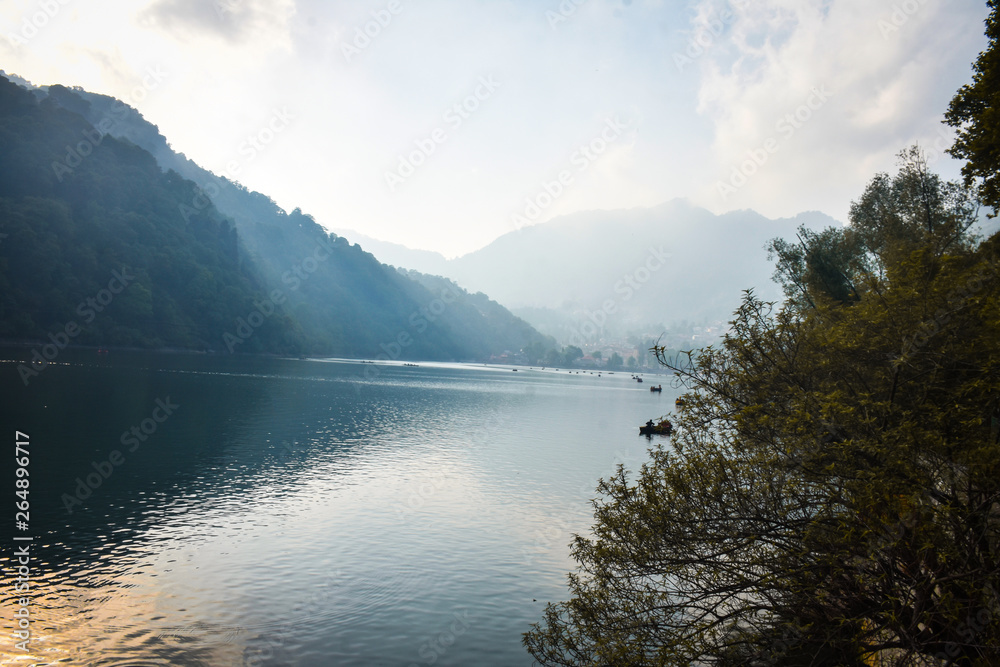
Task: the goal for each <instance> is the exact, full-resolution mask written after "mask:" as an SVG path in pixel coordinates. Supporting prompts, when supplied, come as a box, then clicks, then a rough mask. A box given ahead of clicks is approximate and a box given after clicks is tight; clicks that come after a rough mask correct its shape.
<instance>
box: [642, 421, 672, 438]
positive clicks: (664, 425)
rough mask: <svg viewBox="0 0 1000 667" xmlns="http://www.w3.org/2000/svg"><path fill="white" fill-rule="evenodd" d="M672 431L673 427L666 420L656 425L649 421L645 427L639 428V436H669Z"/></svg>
mask: <svg viewBox="0 0 1000 667" xmlns="http://www.w3.org/2000/svg"><path fill="white" fill-rule="evenodd" d="M673 430H674V425H673V424H671V423H670V420H668V419H661V420H660V423H658V424H654V423H653V420H652V419H650V420H649V421H648V422H646V425H645V426H640V427H639V435H670V433H671V432H672V431H673Z"/></svg>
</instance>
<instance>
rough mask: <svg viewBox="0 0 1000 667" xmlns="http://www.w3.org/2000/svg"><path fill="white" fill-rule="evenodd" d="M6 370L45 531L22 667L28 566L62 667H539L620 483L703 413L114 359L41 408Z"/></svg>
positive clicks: (304, 371) (6, 593) (37, 624)
mask: <svg viewBox="0 0 1000 667" xmlns="http://www.w3.org/2000/svg"><path fill="white" fill-rule="evenodd" d="M2 357H3V359H6V360H7V361H4V362H2V363H0V385H2V388H3V394H2V395H3V400H2V405H0V414H2V422H3V424H4V437H5V438H6V439H7V440H8V443H7V445H6V448H7V451H8V454H5V455H4V458H5V459H6V461H5V463H4V464H3V469H4V470H9V471H11V472H9V473H7V474H5V475H4V480H5V482H4V484H7V485H11V486H10V488H11V489H13V485H14V481H13V480H14V479H15V477H14V475H13V468H14V465H13V462H10V461H11V458H12V456H11V454H13V453H14V451H15V441H16V439H17V437H16V435H15V432H16V431H20V432H22V433H24V434H27V435H28V443H29V444H28V445H27V446H26V448H27V450H28V451H29V452H30V462H29V464H28V466H27V468H28V470H29V477H28V479H29V480H30V487H29V490H30V495H29V496H28V499H29V500H30V523H29V525H28V526H27V529H26V530H19V529H18V527H17V526H15V524H14V519H15V517H14V513H15V508H14V507H7V508H5V509H4V511H3V512H2V514H3V518H2V520H0V525H2V526H3V527H4V528H5V530H3V532H2V533H0V534H2V536H3V540H4V542H5V543H4V545H3V550H2V553H3V559H4V562H3V567H4V579H5V585H4V586H3V623H4V640H3V641H4V644H3V645H2V646H0V656H2V661H0V664H4V665H8V664H17V665H27V664H31V663H30V661H25V660H24V657H25V654H24V653H22V652H20V651H17V650H15V647H14V645H13V640H12V639H11V638H10V637H11V633H12V632H13V630H14V629H15V627H14V611H15V609H16V605H17V598H18V597H19V596H17V595H15V594H14V588H13V586H12V585H11V584H10V583H9V582H11V581H13V579H12V578H11V577H9V573H10V572H12V571H16V566H17V563H15V562H13V559H12V558H11V555H12V554H13V553H14V548H15V547H19V548H20V547H21V546H22V545H26V544H27V545H30V553H31V562H30V580H31V586H32V588H31V589H30V591H31V596H32V597H31V606H30V607H29V609H30V612H31V623H30V631H31V638H32V643H31V644H30V649H31V650H30V652H29V653H28V654H27V655H30V656H32V658H33V659H34V660H35V664H39V665H48V664H56V663H62V664H72V665H102V666H115V665H119V666H124V665H129V666H145V665H206V666H208V665H212V666H215V665H224V666H228V665H240V666H243V665H246V666H252V665H400V666H403V667H407V666H411V665H473V664H479V665H530V664H531V663H532V660H531V657H530V655H529V654H528V653H527V652H526V651H525V650H524V649H523V647H522V645H521V633H523V632H524V631H526V630H527V629H528V627H529V625H530V624H531V623H533V622H537V621H539V620H541V617H542V611H543V608H544V605H545V602H547V601H556V600H562V599H565V597H566V595H567V589H566V574H567V572H569V571H570V570H571V569H572V568H573V567H574V562H573V561H572V560H571V559H570V557H569V547H568V544H569V542H570V540H571V535H572V534H573V533H575V532H580V533H585V532H587V531H588V530H589V527H590V526H591V524H592V518H593V514H592V507H591V506H590V502H589V501H590V500H591V499H592V498H594V497H595V495H596V493H595V491H594V489H595V486H596V483H597V480H598V479H599V478H600V477H608V476H610V475H611V474H612V473H613V472H614V470H615V466H616V465H617V464H618V463H624V464H625V465H626V467H629V468H630V469H636V468H638V466H639V465H641V463H642V462H643V461H644V460H645V458H646V449H647V447H648V446H649V444H650V442H649V441H647V439H646V438H644V437H640V436H639V435H638V426H639V425H640V424H642V423H644V422H645V421H646V420H647V419H649V418H652V417H656V416H659V415H663V414H667V413H671V412H673V403H674V398H675V397H676V396H677V395H678V393H679V390H676V389H673V388H672V386H671V385H670V384H669V378H668V377H667V376H660V377H659V379H657V380H656V382H658V383H662V384H663V388H664V390H663V393H662V394H655V393H651V392H650V391H649V389H648V387H649V382H648V380H649V379H652V376H647V383H645V384H637V383H636V382H634V381H633V380H631V379H630V373H629V372H628V371H624V372H618V373H615V374H614V375H609V374H607V373H603V374H602V375H601V377H598V375H597V374H596V372H595V373H594V374H593V375H592V374H590V372H584V371H580V373H575V372H574V373H568V372H566V371H565V370H562V371H560V372H556V371H554V370H546V371H541V370H537V369H536V370H528V369H521V370H519V371H518V372H513V371H512V370H511V369H510V368H509V367H504V368H501V367H493V366H491V367H485V366H474V365H462V364H434V363H420V364H419V367H412V366H404V365H401V364H400V365H383V364H378V365H375V364H362V363H358V362H353V361H337V360H298V359H269V358H237V357H223V356H203V355H181V354H177V355H171V354H148V353H122V352H113V353H111V354H109V355H98V354H97V353H96V352H95V351H91V350H88V351H82V350H76V351H72V350H66V351H63V352H61V353H60V355H59V357H58V358H57V359H56V360H55V362H53V363H52V364H50V365H49V366H47V367H45V368H44V369H42V370H41V371H40V372H39V373H38V375H37V376H34V377H31V378H29V383H28V386H25V385H24V383H23V382H22V380H21V377H20V376H19V374H18V370H17V366H18V363H20V362H21V361H22V360H23V359H25V358H26V357H27V354H26V352H25V350H24V349H16V350H12V349H7V350H4V351H3V355H2ZM654 442H655V441H654ZM8 462H10V463H8ZM3 493H4V495H5V496H6V497H8V498H10V496H9V495H8V494H9V491H7V490H4V492H3ZM14 500H18V499H17V498H14ZM13 536H20V537H32V538H33V539H32V540H30V541H26V540H21V541H13ZM18 658H20V659H18Z"/></svg>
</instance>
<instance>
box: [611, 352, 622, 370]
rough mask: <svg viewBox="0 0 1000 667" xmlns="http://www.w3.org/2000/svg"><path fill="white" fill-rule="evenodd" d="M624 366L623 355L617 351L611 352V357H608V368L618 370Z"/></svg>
mask: <svg viewBox="0 0 1000 667" xmlns="http://www.w3.org/2000/svg"><path fill="white" fill-rule="evenodd" d="M621 367H622V355H620V354H618V353H617V352H612V353H611V358H610V359H608V370H612V371H616V370H618V369H619V368H621Z"/></svg>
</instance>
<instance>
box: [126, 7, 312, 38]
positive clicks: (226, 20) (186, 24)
mask: <svg viewBox="0 0 1000 667" xmlns="http://www.w3.org/2000/svg"><path fill="white" fill-rule="evenodd" d="M294 13H295V3H294V2H293V0H156V1H155V2H153V3H152V4H151V5H150V6H149V7H147V8H146V9H145V10H144V11H143V12H141V13H140V15H139V22H140V24H141V25H143V27H148V28H159V29H162V30H165V31H167V32H169V33H171V34H172V35H174V37H176V38H178V39H180V40H182V41H189V40H191V39H192V38H193V37H195V35H196V34H200V35H206V34H207V35H215V36H218V37H222V38H223V39H225V40H226V41H228V42H230V43H232V44H240V45H242V44H250V43H253V44H256V45H259V46H264V47H267V46H268V45H271V46H273V45H276V44H284V45H287V44H288V42H289V36H288V31H289V20H290V18H291V17H292V15H293V14H294Z"/></svg>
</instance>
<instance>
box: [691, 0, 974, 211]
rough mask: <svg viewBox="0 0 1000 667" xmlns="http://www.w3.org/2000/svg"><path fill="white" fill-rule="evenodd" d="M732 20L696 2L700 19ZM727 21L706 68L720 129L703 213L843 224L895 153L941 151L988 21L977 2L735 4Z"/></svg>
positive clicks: (709, 102) (788, 0)
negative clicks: (932, 146) (828, 217)
mask: <svg viewBox="0 0 1000 667" xmlns="http://www.w3.org/2000/svg"><path fill="white" fill-rule="evenodd" d="M727 4H728V3H727ZM724 8H725V4H722V3H720V2H718V1H717V0H716V1H712V0H705V1H703V2H700V3H699V4H698V6H697V16H698V20H699V21H702V22H705V21H710V20H711V17H712V16H713V15H717V14H718V13H719V12H720V11H722V9H724ZM730 8H731V9H732V10H733V17H732V19H731V20H730V21H729V25H728V26H727V29H726V31H725V32H724V34H722V35H720V36H719V37H717V38H716V39H715V41H714V42H713V43H712V44H711V48H709V49H707V50H706V52H705V54H704V56H703V57H702V58H701V59H700V60H699V61H698V66H699V68H700V75H701V86H700V90H699V99H698V110H699V112H700V113H701V114H702V115H703V116H705V117H707V118H708V119H710V121H711V122H712V125H713V128H714V137H713V141H712V152H713V155H714V157H715V159H716V161H717V163H718V165H719V166H718V169H719V180H718V181H716V182H715V183H714V184H713V185H712V186H711V187H710V188H706V191H705V192H703V193H701V197H700V199H701V202H700V203H704V204H705V205H707V206H708V207H709V208H713V209H714V210H728V209H732V208H744V207H751V208H754V209H756V210H758V211H760V212H762V213H764V214H765V215H773V216H778V215H791V214H793V213H794V212H796V211H798V210H803V209H822V210H825V211H828V212H830V213H832V214H834V215H840V216H841V217H842V216H843V213H845V212H846V209H847V206H848V203H849V201H850V198H851V197H853V196H856V195H858V194H860V189H859V187H858V184H859V183H862V184H863V183H864V182H865V181H867V180H868V179H870V178H871V177H872V176H873V175H874V173H875V171H878V170H885V169H891V165H892V163H893V162H894V159H893V158H894V156H895V154H896V153H897V152H898V151H899V150H901V149H902V148H904V147H905V146H906V145H908V144H909V143H911V142H913V141H914V140H918V139H922V140H923V142H927V143H931V142H933V140H934V139H936V138H938V126H939V124H940V119H941V117H942V115H943V113H944V111H945V109H946V108H947V102H948V100H949V99H950V98H951V96H952V95H953V94H954V92H955V86H954V81H956V80H961V78H962V74H961V72H962V71H963V70H964V71H968V68H969V63H970V62H971V61H972V59H974V57H975V54H976V52H977V51H978V48H977V47H979V46H981V45H982V44H983V43H984V40H983V38H982V23H981V18H982V17H983V16H985V13H986V10H985V8H984V7H983V6H982V3H981V2H978V1H976V0H957V1H956V2H954V3H948V4H947V6H946V5H944V4H940V3H930V2H927V1H926V0H907V1H906V2H892V3H890V2H886V1H882V0H879V1H872V0H806V1H803V0H764V1H759V2H758V1H754V2H748V1H747V0H740V1H737V0H733V2H732V3H731V5H730ZM817 90H820V91H824V93H825V94H824V95H823V96H822V97H823V98H824V99H823V100H820V98H819V97H818V96H817V95H816V94H815V91H817ZM826 93H828V94H826ZM772 148H773V149H774V150H770V149H772ZM762 150H764V153H761V151H762ZM737 172H739V173H737ZM740 174H742V177H741V175H740ZM744 177H745V178H744ZM720 183H721V184H722V187H720V185H719V184H720ZM725 186H732V189H730V188H728V187H725Z"/></svg>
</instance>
